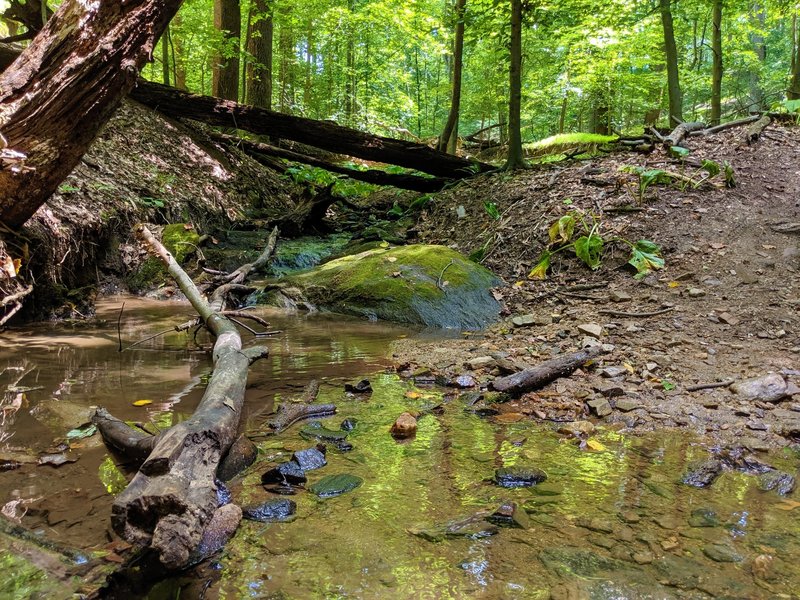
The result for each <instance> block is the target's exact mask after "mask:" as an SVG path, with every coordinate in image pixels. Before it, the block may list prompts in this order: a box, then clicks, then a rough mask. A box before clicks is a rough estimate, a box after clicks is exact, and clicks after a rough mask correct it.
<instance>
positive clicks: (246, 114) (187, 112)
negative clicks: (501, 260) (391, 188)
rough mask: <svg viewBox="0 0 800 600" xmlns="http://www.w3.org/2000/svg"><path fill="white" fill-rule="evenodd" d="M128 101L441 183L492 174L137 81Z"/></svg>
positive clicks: (398, 144) (479, 166) (377, 139)
mask: <svg viewBox="0 0 800 600" xmlns="http://www.w3.org/2000/svg"><path fill="white" fill-rule="evenodd" d="M130 97H131V98H132V99H133V100H136V101H137V102H141V103H142V104H144V105H146V106H149V107H150V108H154V109H155V110H158V111H160V112H162V113H164V114H166V115H168V116H171V117H174V118H186V119H194V120H197V121H203V122H205V123H208V124H210V125H216V126H219V127H230V128H234V129H244V130H245V131H250V132H251V133H257V134H262V135H269V136H272V137H276V138H280V139H285V140H293V141H296V142H300V143H302V144H308V145H309V146H314V147H316V148H322V149H323V150H328V151H330V152H335V153H337V154H346V155H348V156H355V157H358V158H363V159H365V160H371V161H375V162H382V163H386V164H390V165H399V166H401V167H407V168H410V169H416V170H417V171H422V172H423V173H429V174H431V175H437V176H440V177H452V178H460V179H463V178H465V177H470V176H472V175H474V174H475V172H476V171H477V172H485V171H491V170H494V167H492V166H491V165H487V164H485V163H480V162H474V161H469V160H466V159H464V158H459V157H457V156H452V155H449V154H445V153H443V152H438V151H436V150H434V149H432V148H429V147H428V146H425V145H423V144H417V143H414V142H406V141H403V140H396V139H393V138H387V137H381V136H377V135H372V134H369V133H365V132H363V131H358V130H355V129H349V128H347V127H342V126H340V125H337V124H336V123H332V122H328V121H314V120H313V119H306V118H303V117H296V116H293V115H285V114H281V113H278V112H274V111H271V110H266V109H263V108H256V107H253V106H245V105H242V104H237V103H236V102H231V101H229V100H219V99H217V98H212V97H210V96H198V95H194V94H190V93H188V92H183V91H181V90H177V89H175V88H171V87H168V86H165V85H160V84H157V83H150V82H144V81H140V82H139V84H138V85H137V86H136V87H135V88H134V89H133V90H132V91H131V93H130Z"/></svg>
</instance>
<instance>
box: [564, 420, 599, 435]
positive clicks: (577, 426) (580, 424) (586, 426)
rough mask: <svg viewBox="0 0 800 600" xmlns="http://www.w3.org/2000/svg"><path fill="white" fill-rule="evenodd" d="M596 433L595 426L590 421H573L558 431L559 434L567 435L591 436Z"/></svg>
mask: <svg viewBox="0 0 800 600" xmlns="http://www.w3.org/2000/svg"><path fill="white" fill-rule="evenodd" d="M592 432H594V424H592V423H591V422H589V421H573V422H571V423H565V424H564V425H562V426H561V428H560V429H559V430H558V433H561V434H565V435H580V434H583V435H591V434H592Z"/></svg>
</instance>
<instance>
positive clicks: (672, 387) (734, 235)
mask: <svg viewBox="0 0 800 600" xmlns="http://www.w3.org/2000/svg"><path fill="white" fill-rule="evenodd" d="M743 135H744V129H742V128H739V129H733V130H731V131H728V132H724V133H721V134H718V135H714V136H709V137H706V138H690V140H689V141H688V143H687V145H688V147H689V148H690V150H691V153H690V155H689V157H690V158H689V160H690V161H701V160H703V159H706V158H708V159H712V160H714V161H716V162H718V163H720V164H722V163H723V161H728V162H729V163H730V164H731V165H732V167H733V169H734V173H735V179H736V183H737V185H736V187H735V188H734V189H724V188H723V189H717V188H711V187H709V186H703V187H701V188H699V189H685V190H680V189H676V188H675V187H668V186H664V185H659V186H651V187H649V188H648V189H647V191H646V194H645V200H644V202H643V203H642V204H641V206H639V205H638V204H637V198H636V190H635V183H636V181H635V177H634V176H632V175H625V174H623V173H620V171H619V169H620V167H621V166H623V165H639V166H643V167H646V168H648V169H653V168H666V169H668V170H670V171H680V172H682V173H684V174H686V175H692V176H695V177H696V175H695V173H696V171H697V169H695V168H692V167H689V166H683V167H682V166H681V165H680V164H679V162H678V161H676V160H671V159H668V158H667V157H666V156H665V155H664V153H663V152H660V151H657V152H655V153H653V154H651V155H649V156H641V155H637V154H633V153H631V154H614V155H610V156H607V157H602V158H596V159H592V160H590V161H580V162H572V163H560V164H558V165H555V166H552V167H543V168H537V169H535V170H531V171H528V172H525V173H522V174H520V175H517V176H513V177H512V176H510V175H507V174H501V175H497V176H486V177H482V178H480V179H479V180H477V181H473V182H470V184H468V185H462V186H460V187H458V188H455V189H454V190H451V191H450V192H447V193H445V194H441V195H439V196H438V197H437V199H436V201H435V204H434V205H432V206H429V210H428V212H427V214H425V215H423V216H422V219H421V223H420V226H419V236H420V238H421V239H422V240H424V241H426V242H435V243H444V244H447V245H451V246H453V247H456V248H457V249H458V250H460V251H462V252H464V253H466V254H469V253H470V252H473V251H474V250H476V249H477V248H480V247H481V246H482V245H483V244H484V243H487V242H488V246H487V249H488V252H487V255H486V258H485V264H486V265H487V266H489V267H490V268H492V269H493V270H495V271H496V272H497V273H499V274H500V275H501V276H502V277H504V279H505V280H506V282H507V283H508V286H507V287H505V288H503V289H501V290H498V292H499V294H501V295H502V298H503V302H504V303H505V306H506V308H507V312H508V318H507V319H505V320H504V321H503V322H502V323H500V324H498V325H497V326H495V327H494V328H492V329H491V330H490V331H489V332H487V333H486V334H481V335H477V336H469V337H467V338H466V339H464V340H456V341H453V342H446V343H444V344H442V343H441V342H436V343H431V344H421V343H419V342H404V343H401V344H400V345H398V346H397V347H396V359H397V361H398V363H405V364H408V365H409V371H415V370H416V371H420V368H421V367H422V369H421V370H422V371H424V370H425V368H430V369H431V370H432V371H434V372H436V373H441V374H445V375H450V376H453V375H457V374H460V373H463V372H465V371H466V370H472V371H474V372H475V374H476V375H477V376H478V379H479V380H481V381H483V382H486V381H488V380H490V379H492V378H493V377H494V376H496V375H498V374H499V373H500V369H499V368H498V365H497V362H498V359H500V362H501V363H502V359H507V360H511V361H515V362H517V363H519V364H522V365H524V364H536V363H537V362H541V361H543V360H545V359H546V358H549V357H550V356H551V355H555V354H558V353H561V352H565V351H570V350H572V349H574V348H576V347H579V346H580V345H581V344H582V343H588V342H589V340H587V339H586V338H587V337H591V334H589V335H588V336H587V334H586V333H584V332H582V331H580V330H579V326H581V325H589V324H596V325H600V326H601V327H602V332H601V333H600V335H599V341H600V342H601V343H603V344H607V345H608V346H607V350H609V352H608V353H607V354H606V355H604V356H603V357H602V359H601V360H599V361H598V362H597V363H596V364H595V365H594V366H593V368H590V369H587V370H586V371H585V372H579V373H578V374H577V375H575V376H573V377H572V378H570V379H563V380H561V381H559V382H557V383H555V384H552V385H550V386H548V387H547V388H545V390H543V391H542V392H541V393H539V394H530V395H528V396H526V397H524V398H523V399H522V401H521V402H513V403H508V404H505V405H502V406H500V407H499V408H500V410H501V411H502V412H512V413H523V414H530V415H533V416H538V417H543V418H546V419H552V420H560V419H563V418H581V417H582V416H585V415H588V414H589V413H590V412H591V413H594V414H593V416H597V415H596V413H597V412H598V411H599V412H600V413H601V414H602V413H604V412H606V411H607V410H608V409H607V408H606V407H605V406H604V405H603V402H602V400H603V399H607V400H608V402H609V405H610V408H611V410H610V413H609V414H608V415H605V416H604V419H605V420H606V421H607V422H610V423H619V424H620V425H619V426H620V427H625V428H629V429H631V430H636V431H642V430H647V429H653V428H656V427H688V428H692V429H694V430H696V431H697V432H698V433H708V434H709V436H710V438H711V439H712V440H714V441H717V442H727V441H731V440H738V441H739V442H744V443H745V444H746V445H748V446H750V447H751V448H752V449H760V448H763V449H766V448H767V447H774V446H784V445H787V444H789V443H791V442H792V441H797V436H798V435H799V434H800V395H798V394H797V393H794V396H793V397H792V394H793V391H792V390H793V389H794V388H793V386H796V385H797V384H799V383H800V249H798V247H800V231H798V229H800V228H798V227H792V224H795V225H796V224H797V223H798V222H800V167H798V165H800V129H797V128H786V127H781V126H776V125H773V126H772V127H770V128H768V129H767V130H766V132H765V134H764V137H762V139H761V140H760V141H759V142H758V143H757V144H756V145H754V146H748V145H747V144H745V143H744V142H743ZM565 164H566V166H565ZM485 202H494V203H495V204H496V205H497V208H498V209H499V211H500V213H501V218H500V219H499V220H496V221H495V220H493V219H492V218H491V217H490V216H489V215H488V213H487V211H486V209H485V208H484V203H485ZM629 205H633V206H634V208H635V209H637V210H636V212H620V211H619V209H620V208H621V207H624V206H629ZM575 209H579V210H583V211H585V212H586V213H587V214H589V213H591V214H594V215H596V216H598V217H599V218H600V223H601V232H602V235H603V236H604V237H605V238H606V239H608V238H609V237H612V236H613V235H618V236H621V237H625V238H627V239H629V240H632V241H635V240H638V239H640V238H646V239H649V240H653V241H655V242H656V243H658V244H660V245H661V247H662V249H663V253H664V258H665V260H666V266H665V268H664V269H663V270H661V271H658V272H654V273H653V274H651V275H649V276H647V277H646V278H644V279H643V280H642V281H637V280H635V279H634V278H633V277H632V274H633V273H632V271H630V270H629V269H628V268H626V267H625V263H626V262H627V260H628V253H627V252H625V251H624V249H622V248H616V249H611V248H608V249H607V251H606V253H605V257H604V262H603V265H602V266H601V268H600V269H598V270H597V271H595V272H592V271H590V270H589V269H588V268H587V267H585V266H584V265H583V264H582V263H579V262H578V261H577V260H576V259H575V257H574V255H571V253H567V252H564V253H562V254H559V255H556V257H554V260H553V265H552V269H551V273H550V275H549V277H548V279H547V281H530V280H528V279H527V278H526V275H527V273H528V272H529V271H530V270H531V268H532V267H533V265H535V264H536V262H537V260H538V256H539V255H540V253H541V251H542V250H543V248H544V243H545V242H546V241H547V239H548V238H547V230H548V227H549V226H550V224H551V223H552V222H553V221H555V220H556V219H557V218H558V217H560V216H561V215H563V214H565V213H566V212H567V211H569V210H575ZM459 212H460V213H461V214H465V215H466V216H464V217H463V218H459V216H458V213H459ZM787 224H788V225H787ZM592 284H596V285H597V287H595V288H592ZM587 287H588V288H590V289H585V288H587ZM663 309H670V310H669V311H667V312H663V313H661V314H658V315H655V316H652V317H640V318H635V317H625V316H621V315H615V314H608V313H604V311H617V312H619V313H625V312H630V313H653V312H660V311H661V310H663ZM521 315H533V316H532V317H529V318H528V319H527V320H528V321H529V322H530V321H532V324H530V325H528V326H523V327H518V326H515V325H514V324H513V323H512V321H511V318H512V317H514V316H521ZM584 329H586V328H584ZM482 357H490V359H489V360H488V361H487V360H485V361H483V364H484V366H481V367H479V366H478V365H480V364H481V361H477V362H473V365H472V366H473V368H472V369H470V368H469V361H471V360H474V359H476V358H482ZM609 367H610V369H609ZM617 367H618V368H619V369H617ZM770 372H774V373H779V374H781V376H782V377H783V378H784V380H785V381H786V382H787V384H788V386H789V388H790V391H789V394H788V395H787V396H786V397H785V398H784V399H783V400H782V401H780V402H763V401H751V400H744V399H741V398H739V397H737V396H736V395H735V394H734V393H733V392H732V391H731V390H730V389H728V388H724V387H723V388H716V389H710V390H701V391H695V392H691V391H688V389H687V388H689V387H690V386H692V385H695V384H702V383H712V382H720V381H724V380H729V379H733V380H735V381H737V382H738V381H742V380H744V379H747V378H751V377H758V376H762V375H765V374H767V373H770ZM609 376H610V377H609ZM797 392H800V390H797ZM592 401H594V402H592ZM589 403H590V404H594V405H596V407H598V408H597V410H595V409H590V405H589ZM503 418H506V419H513V418H515V416H514V415H511V416H508V417H503Z"/></svg>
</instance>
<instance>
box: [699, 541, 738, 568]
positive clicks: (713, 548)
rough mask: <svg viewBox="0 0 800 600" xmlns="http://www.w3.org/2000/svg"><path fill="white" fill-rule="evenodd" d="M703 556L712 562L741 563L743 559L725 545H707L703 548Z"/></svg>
mask: <svg viewBox="0 0 800 600" xmlns="http://www.w3.org/2000/svg"><path fill="white" fill-rule="evenodd" d="M703 554H705V555H706V556H707V557H708V558H710V559H711V560H713V561H714V562H724V563H729V562H731V563H732V562H742V561H743V560H744V557H743V556H742V555H741V554H739V553H738V552H736V550H734V549H733V548H731V547H730V546H727V545H725V544H709V545H707V546H703Z"/></svg>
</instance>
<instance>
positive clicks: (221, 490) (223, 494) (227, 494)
mask: <svg viewBox="0 0 800 600" xmlns="http://www.w3.org/2000/svg"><path fill="white" fill-rule="evenodd" d="M214 484H215V485H216V486H217V506H225V505H226V504H230V503H231V502H233V494H231V491H230V490H229V489H228V487H227V486H226V485H225V484H224V483H222V482H221V481H220V480H219V479H216V480H214Z"/></svg>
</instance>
